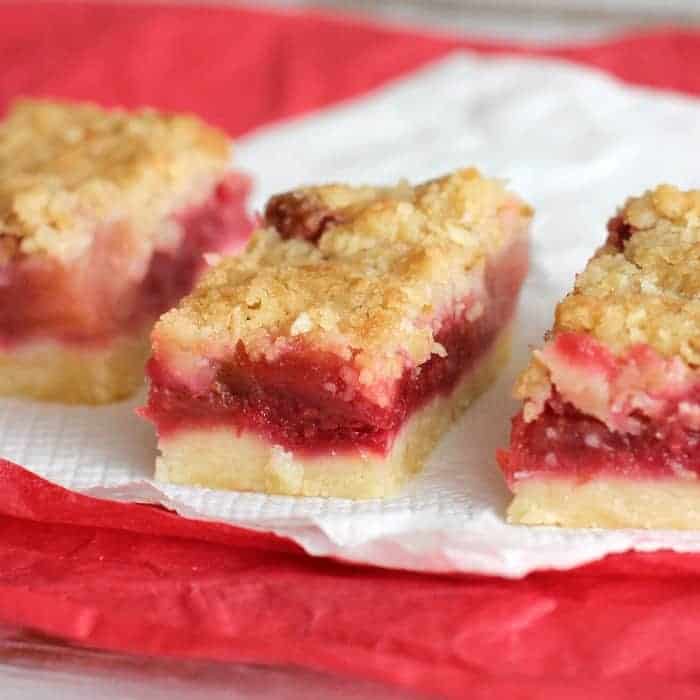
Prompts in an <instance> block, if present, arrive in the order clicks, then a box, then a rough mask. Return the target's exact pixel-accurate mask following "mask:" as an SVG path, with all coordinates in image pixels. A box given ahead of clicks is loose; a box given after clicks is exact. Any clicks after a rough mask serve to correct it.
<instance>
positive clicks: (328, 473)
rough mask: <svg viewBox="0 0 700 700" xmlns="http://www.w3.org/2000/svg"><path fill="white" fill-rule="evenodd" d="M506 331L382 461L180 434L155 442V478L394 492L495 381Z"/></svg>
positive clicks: (299, 490) (346, 493) (311, 491)
mask: <svg viewBox="0 0 700 700" xmlns="http://www.w3.org/2000/svg"><path fill="white" fill-rule="evenodd" d="M509 347H510V337H509V332H508V329H504V331H502V332H501V334H500V336H499V338H498V339H497V340H496V342H495V344H494V345H493V347H492V348H491V349H490V350H489V351H488V352H487V354H486V355H485V356H484V357H483V358H482V360H481V362H480V363H479V364H478V365H477V366H476V367H474V368H473V369H472V370H470V371H469V372H468V373H467V374H466V375H465V376H464V378H463V379H462V380H461V381H460V383H459V384H458V385H457V386H456V387H455V389H454V390H453V391H452V393H451V394H450V395H449V396H447V397H444V396H438V397H436V398H434V399H433V400H432V401H430V402H429V403H428V404H427V405H426V406H424V407H423V408H421V409H419V410H418V411H416V412H415V413H414V414H413V415H412V416H411V417H410V418H409V419H408V421H407V422H406V424H405V425H404V426H403V427H402V429H401V431H400V432H399V434H398V435H397V437H396V439H395V441H394V444H393V446H392V448H391V449H390V451H389V452H388V454H387V455H386V456H378V455H373V454H371V453H366V454H365V455H358V454H349V455H336V456H318V457H307V456H302V455H294V454H292V453H290V452H286V451H285V450H284V449H282V448H281V447H278V446H275V445H273V444H271V443H269V442H267V441H264V440H263V439H261V438H260V437H258V436H256V435H254V434H250V433H245V432H243V433H240V434H238V433H237V432H236V431H235V429H228V428H225V427H219V428H212V429H197V430H183V431H179V432H176V433H174V434H173V435H171V436H168V437H167V439H162V438H161V440H160V441H159V445H158V446H159V449H160V453H161V456H160V457H159V458H158V460H157V462H156V478H157V479H160V480H161V481H169V482H173V483H178V484H190V485H195V486H204V487H208V488H215V489H232V490H237V491H264V492H267V493H273V494H284V495H291V496H334V497H339V498H352V499H360V498H380V497H385V496H391V495H393V494H395V493H396V492H397V491H398V490H399V489H400V488H401V486H402V485H403V484H404V483H405V482H406V481H407V480H408V479H409V478H410V477H411V476H413V475H414V474H415V473H417V472H418V471H420V469H421V468H422V466H423V463H424V462H425V460H426V458H427V456H428V455H429V454H430V452H431V450H432V449H433V447H434V446H435V445H436V444H437V442H438V441H439V439H440V438H441V436H442V435H443V434H444V433H445V432H446V431H447V430H448V429H449V427H450V426H451V425H452V423H453V422H454V421H455V420H456V418H458V417H459V415H460V414H461V413H462V412H463V411H464V410H465V409H466V408H467V407H468V406H469V404H470V403H471V402H472V401H473V400H474V399H475V398H476V397H478V396H479V395H480V394H481V393H482V392H483V391H484V390H485V389H486V388H487V387H488V386H489V384H491V382H492V381H493V380H494V379H495V378H496V376H497V374H498V373H499V371H500V370H501V368H502V367H503V366H504V365H505V363H506V362H507V360H508V354H509Z"/></svg>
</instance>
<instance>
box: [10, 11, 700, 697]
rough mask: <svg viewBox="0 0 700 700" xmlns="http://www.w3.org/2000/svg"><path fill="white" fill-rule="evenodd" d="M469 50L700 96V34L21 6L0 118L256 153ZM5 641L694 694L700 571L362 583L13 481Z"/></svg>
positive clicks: (42, 485) (14, 17) (439, 683)
mask: <svg viewBox="0 0 700 700" xmlns="http://www.w3.org/2000/svg"><path fill="white" fill-rule="evenodd" d="M459 47H469V48H476V49H478V50H480V51H484V52H509V53H518V54H534V55H541V56H556V57H560V58H568V59H570V60H574V61H578V62H582V63H585V64H588V65H595V66H598V67H600V68H602V69H604V70H607V71H609V72H611V73H614V74H615V75H617V76H619V77H621V78H623V79H625V80H627V81H630V82H634V83H639V84H643V85H651V86H656V87H662V88H669V89H675V90H680V91H684V92H686V93H690V94H699V93H700V35H699V34H696V33H692V32H687V31H672V30H668V31H660V32H654V33H649V34H646V35H633V36H628V37H625V38H622V39H616V40H612V41H609V42H606V43H601V44H594V45H588V46H585V47H565V48H556V49H547V50H544V49H538V50H535V49H528V48H524V47H515V46H494V45H491V44H486V43H484V42H466V41H461V40H456V39H451V38H444V37H436V36H426V35H420V34H417V33H415V32H411V31H403V30H402V31H393V30H388V29H382V28H377V27H374V26H371V25H369V24H364V23H361V22H357V21H349V22H348V21H338V20H336V19H334V18H332V17H328V16H322V15H319V14H308V13H304V14H297V13H293V12H289V13H273V12H259V11H252V10H244V9H221V8H214V7H203V8H199V9H195V8H188V7H185V6H177V7H164V6H153V7H146V6H127V7H122V8H117V7H112V6H109V5H104V4H101V3H95V4H90V5H88V4H85V5H77V4H74V3H72V4H68V3H46V4H45V3H31V2H22V3H14V4H7V3H5V4H2V5H0V59H1V61H2V67H1V68H0V107H3V106H4V105H5V104H6V103H7V101H8V100H9V99H11V98H12V97H14V96H15V95H18V94H35V95H51V96H64V97H71V98H90V99H95V100H99V101H101V102H104V103H107V104H117V103H119V104H125V105H129V106H131V105H138V104H153V105H156V106H158V107H162V108H171V109H181V110H182V109H185V110H191V111H195V112H199V113H200V114H202V115H203V116H205V117H207V118H208V119H210V120H212V121H214V122H216V123H218V124H220V125H222V126H224V127H226V128H227V129H228V130H229V131H230V132H231V133H232V134H241V133H243V132H245V131H247V130H250V129H251V128H253V127H255V126H258V125H260V124H263V123H266V122H269V121H272V120H275V119H280V118H283V117H286V116H290V115H293V114H299V113H302V112H304V111H308V110H311V109H314V108H318V107H322V106H324V105H328V104H332V103H334V102H336V101H338V100H340V99H343V98H347V97H350V96H354V95H357V94H361V93H363V92H366V91H367V90H369V89H371V88H374V87H377V86H379V85H381V84H382V83H383V82H385V81H386V80H388V79H390V78H394V77H397V76H399V75H401V74H403V73H406V72H408V71H410V70H412V69H415V68H417V67H419V66H420V65H422V64H424V63H426V62H428V61H430V60H433V59H436V58H439V57H440V56H442V55H444V54H445V53H447V52H449V51H450V50H454V49H456V48H459ZM699 172H700V171H699ZM1 450H2V448H1V446H0V453H1ZM0 622H2V623H7V624H15V625H18V626H26V627H30V628H33V629H35V630H39V631H41V632H44V633H47V634H51V635H54V636H56V637H59V638H64V639H68V640H72V641H74V642H77V643H80V644H84V645H89V646H95V647H100V648H105V649H114V650H121V651H129V652H137V653H145V654H154V655H171V656H180V657H197V658H210V659H219V660H231V661H254V662H261V663H291V664H299V665H303V666H308V667H313V668H316V669H321V670H326V671H331V672H335V673H343V674H346V675H352V676H357V677H366V678H373V679H378V680H383V681H385V682H388V683H392V684H395V685H403V686H405V687H410V688H414V689H418V690H423V691H427V692H428V693H435V694H443V695H445V696H449V697H454V698H467V697H468V698H476V699H477V700H478V699H479V698H490V699H496V700H500V699H501V698H503V699H506V698H507V699H508V700H517V699H519V698H533V697H537V698H557V699H574V698H581V699H584V698H585V699H589V698H592V697H600V698H606V699H607V698H611V699H616V698H620V699H622V698H631V697H634V698H635V699H636V700H643V699H646V698H659V697H672V698H674V699H677V698H681V699H682V698H686V697H687V698H691V697H692V698H695V697H697V696H698V693H699V692H700V654H698V653H697V649H698V648H700V556H695V555H677V554H671V553H661V554H647V555H642V554H625V555H618V556H615V557H609V558H607V559H606V560H604V561H602V562H599V563H597V564H594V565H590V566H587V567H583V568H580V569H577V570H576V571H569V572H542V573H537V574H533V575H531V576H529V577H528V578H526V579H524V580H522V581H506V580H503V579H498V578H486V577H470V576H455V577H444V576H443V577H439V576H426V575H418V574H412V573H403V572H392V571H383V570H378V569H370V568H360V567H351V566H346V565H343V564H340V563H336V562H332V561H325V560H317V559H311V558H310V557H307V556H306V555H304V554H303V553H302V552H300V551H299V549H298V548H297V547H296V546H295V545H293V544H291V543H289V542H285V541H283V540H279V539H276V538H274V537H272V536H269V535H265V534H260V533H251V532H247V531H243V530H239V529H236V528H232V527H229V526H226V525H220V524H215V523H202V522H195V521H191V520H186V519H183V518H180V517H178V516H176V515H173V514H171V513H167V512H165V511H163V510H160V509H156V508H152V507H148V506H140V505H128V504H118V503H110V502H106V501H99V500H95V499H91V498H87V497H85V496H80V495H76V494H73V493H70V492H67V491H65V490H63V489H60V488H58V487H56V486H52V485H51V484H48V483H46V482H44V481H42V480H40V479H39V478H37V477H36V476H34V475H32V474H30V473H28V472H26V471H25V470H23V469H21V468H20V467H17V466H14V465H11V464H9V463H6V462H1V461H0Z"/></svg>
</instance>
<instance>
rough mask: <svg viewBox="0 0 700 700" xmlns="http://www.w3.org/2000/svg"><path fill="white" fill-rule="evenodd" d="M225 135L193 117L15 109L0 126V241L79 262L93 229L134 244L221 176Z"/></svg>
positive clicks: (44, 105)
mask: <svg viewBox="0 0 700 700" xmlns="http://www.w3.org/2000/svg"><path fill="white" fill-rule="evenodd" d="M228 155H229V142H228V139H227V137H226V135H225V134H223V133H222V132H220V131H218V130H216V129H213V128H211V127H209V126H207V125H205V124H204V123H203V122H201V121H200V120H198V119H196V118H195V117H189V116H180V115H165V114H160V113H158V112H156V111H154V110H151V109H144V110H141V111H139V112H126V111H123V110H106V109H102V108H100V107H98V106H96V105H92V104H69V103H62V102H53V101H48V100H20V101H18V102H16V103H15V104H14V105H13V107H12V108H11V110H10V112H9V114H8V115H7V116H6V118H5V120H4V121H2V122H0V234H5V235H10V236H14V237H16V238H18V239H20V249H21V251H22V252H24V253H35V252H41V253H46V254H49V255H52V256H55V257H59V258H71V257H74V256H76V255H79V254H80V253H81V252H82V251H83V250H84V249H85V247H86V246H87V245H89V243H90V242H91V240H92V235H93V233H94V229H95V226H96V224H99V223H103V222H108V221H112V220H116V219H121V218H128V219H129V220H130V221H132V222H133V224H134V225H135V226H136V227H137V228H138V229H139V233H141V234H142V235H148V234H149V233H150V232H151V231H152V229H153V227H154V225H155V224H156V223H157V222H158V221H159V220H160V219H161V218H162V217H163V216H165V215H167V213H169V211H170V210H171V209H172V208H173V206H176V205H177V204H178V203H180V202H183V201H184V200H185V199H186V198H187V197H191V196H196V195H197V194H199V193H201V192H203V191H204V189H205V188H206V187H210V186H211V184H212V182H213V180H214V179H215V178H218V177H220V176H221V174H222V173H223V171H224V170H225V168H226V165H227V161H228Z"/></svg>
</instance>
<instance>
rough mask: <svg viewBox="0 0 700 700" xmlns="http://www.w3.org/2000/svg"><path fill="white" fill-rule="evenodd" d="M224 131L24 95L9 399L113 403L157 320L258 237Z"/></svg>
mask: <svg viewBox="0 0 700 700" xmlns="http://www.w3.org/2000/svg"><path fill="white" fill-rule="evenodd" d="M229 158H230V144H229V141H228V139H227V137H226V135H225V134H223V133H222V132H220V131H218V130H216V129H213V128H211V127H209V126H207V125H205V124H204V123H202V122H201V121H199V120H198V119H196V118H193V117H188V116H178V115H165V114H159V113H157V112H155V111H153V110H142V111H139V112H133V113H130V112H126V111H122V110H105V109H101V108H100V107H97V106H95V105H91V104H70V103H61V102H53V101H48V100H21V101H18V102H17V103H15V104H14V106H13V107H12V108H11V109H10V111H9V113H8V114H7V116H6V118H5V119H4V120H3V121H2V122H0V394H14V395H25V396H31V397H35V398H39V399H46V400H55V401H63V402H84V403H103V402H108V401H113V400H116V399H120V398H123V397H126V396H128V395H129V394H131V393H132V392H133V391H134V390H135V389H136V388H137V387H138V386H140V385H141V384H142V382H143V369H144V363H145V360H146V358H147V356H148V346H149V343H148V335H149V332H150V330H151V328H152V326H153V323H154V322H155V320H156V319H157V318H158V317H159V316H160V315H161V314H162V313H163V312H164V311H166V310H167V309H168V308H171V307H172V306H173V305H174V304H175V303H176V302H177V301H178V300H179V299H180V298H181V297H182V296H183V295H184V294H186V293H187V292H189V291H190V289H191V288H192V286H193V284H194V282H195V280H196V279H197V277H198V275H199V274H200V273H201V271H202V270H203V269H204V267H205V262H204V259H203V254H204V253H205V252H207V251H230V250H235V249H236V248H240V247H242V245H243V244H244V241H245V238H246V236H247V234H249V233H250V230H251V228H252V225H251V223H250V222H249V221H248V218H247V216H246V213H245V209H244V200H245V197H246V193H247V190H248V184H247V181H246V180H245V178H243V177H242V176H240V175H237V174H235V173H232V172H231V171H230V170H229V169H228V166H229Z"/></svg>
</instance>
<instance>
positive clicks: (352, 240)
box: [155, 169, 532, 384]
mask: <svg viewBox="0 0 700 700" xmlns="http://www.w3.org/2000/svg"><path fill="white" fill-rule="evenodd" d="M314 211H315V212H316V213H314ZM531 216H532V210H531V209H530V208H529V207H528V206H527V205H525V204H523V203H522V202H521V201H520V200H519V199H517V198H516V197H515V196H514V195H512V194H511V193H509V192H508V191H506V190H505V189H504V187H503V185H502V184H501V183H500V182H499V181H496V180H489V179H485V178H483V177H481V175H480V174H479V173H478V172H477V171H476V170H473V169H468V170H462V171H459V172H456V173H454V174H452V175H448V176H446V177H442V178H440V179H437V180H433V181H430V182H427V183H425V184H422V185H419V186H417V187H415V188H412V187H410V186H408V184H406V183H401V184H399V185H398V186H397V187H395V188H376V189H375V188H368V187H362V188H350V187H343V186H340V185H333V186H328V187H322V188H313V189H305V190H301V191H299V192H297V193H288V194H286V195H284V199H283V198H280V197H278V198H274V199H273V200H271V203H270V205H269V206H268V208H267V222H266V223H267V224H268V226H267V227H266V228H263V229H261V230H259V231H257V232H256V233H255V234H254V236H253V239H252V241H251V243H250V244H249V246H248V248H247V250H246V252H245V254H244V255H242V256H240V257H237V258H229V259H226V260H224V261H222V262H221V263H220V264H219V265H217V266H216V267H215V268H214V269H212V270H210V271H209V272H208V273H207V275H206V276H205V277H204V278H203V280H202V281H201V283H200V284H199V285H198V287H197V288H196V289H195V291H194V292H193V293H192V294H191V295H190V296H189V297H187V298H186V299H185V300H184V301H183V302H182V303H181V304H180V306H179V307H178V308H177V309H175V310H173V311H171V312H169V313H167V314H165V316H163V317H162V318H161V320H160V322H159V323H158V325H157V327H156V331H155V342H156V344H157V345H158V344H161V343H166V344H171V345H175V346H179V347H180V348H185V349H187V348H189V349H191V350H192V351H193V352H200V353H203V354H205V355H207V356H211V355H212V354H213V355H216V350H217V348H218V349H221V350H222V352H223V351H224V350H225V349H226V348H228V350H229V351H230V349H231V348H232V347H234V346H235V345H236V343H237V342H238V341H242V342H243V344H244V345H245V347H246V350H247V352H248V353H249V354H250V355H252V356H261V355H264V356H266V357H268V358H270V357H271V356H274V355H275V354H276V353H278V352H280V351H283V350H284V348H285V347H286V346H288V344H289V343H291V342H300V341H302V342H306V343H309V344H310V345H311V346H313V347H316V348H322V349H324V350H327V351H330V352H336V353H338V354H340V355H341V356H343V357H345V358H347V359H350V358H351V357H352V359H353V361H354V363H355V365H356V366H357V367H358V368H359V369H360V371H362V370H363V368H364V371H365V373H364V375H361V376H360V381H361V382H362V383H367V384H369V383H371V382H373V381H374V380H375V379H377V377H375V376H374V375H373V374H372V370H370V367H372V368H374V369H380V370H381V374H382V377H386V378H391V377H395V376H398V375H399V374H400V373H401V371H402V370H403V367H404V365H403V363H404V362H405V361H406V360H407V359H408V361H410V362H413V363H415V364H420V363H422V362H423V361H425V360H426V359H427V358H428V357H430V355H431V354H432V353H440V352H441V351H442V348H441V347H440V346H439V345H438V344H437V343H436V342H435V341H434V334H435V333H436V332H437V330H439V328H437V327H436V325H435V320H436V319H437V318H439V316H440V314H441V312H442V311H443V310H445V309H446V308H447V307H448V306H449V305H450V304H452V303H453V302H454V301H455V300H461V299H465V298H467V297H469V296H470V295H471V294H473V295H474V297H475V298H478V295H479V293H480V292H481V291H482V285H483V270H484V263H485V260H486V259H487V258H488V257H489V256H493V255H495V254H497V253H498V252H499V251H500V250H501V249H504V248H505V246H506V245H507V244H508V243H510V242H512V241H513V240H514V239H515V238H516V237H517V236H519V235H523V234H524V233H525V229H526V227H527V224H528V223H529V220H530V218H531ZM319 222H324V223H323V224H322V225H320V224H319ZM275 226H277V227H278V228H275ZM319 226H321V228H322V230H321V231H320V232H319V231H318V230H317V229H318V228H319ZM280 229H281V230H280ZM314 239H315V240H316V242H315V243H314V242H311V241H313V240H314ZM473 311H474V313H475V314H476V315H478V313H480V310H479V308H478V305H477V306H475V308H474V310H473ZM377 362H379V363H380V364H381V368H378V367H377Z"/></svg>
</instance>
